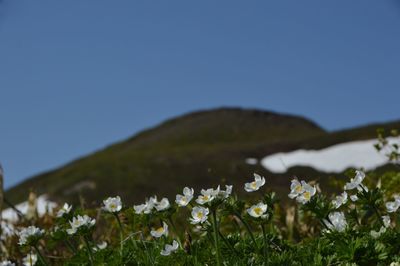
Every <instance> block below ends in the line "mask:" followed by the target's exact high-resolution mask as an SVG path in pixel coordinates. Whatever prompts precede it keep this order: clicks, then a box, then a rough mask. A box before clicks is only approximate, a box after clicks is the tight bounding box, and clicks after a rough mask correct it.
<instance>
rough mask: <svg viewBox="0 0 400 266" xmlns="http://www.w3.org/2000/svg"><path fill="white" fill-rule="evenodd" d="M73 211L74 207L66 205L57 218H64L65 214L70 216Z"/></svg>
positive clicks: (59, 211)
mask: <svg viewBox="0 0 400 266" xmlns="http://www.w3.org/2000/svg"><path fill="white" fill-rule="evenodd" d="M71 209H72V205H68V203H64V206H63V207H62V208H61V209H60V210H58V212H57V217H59V218H60V217H62V216H64V214H68V213H69V212H70V211H71Z"/></svg>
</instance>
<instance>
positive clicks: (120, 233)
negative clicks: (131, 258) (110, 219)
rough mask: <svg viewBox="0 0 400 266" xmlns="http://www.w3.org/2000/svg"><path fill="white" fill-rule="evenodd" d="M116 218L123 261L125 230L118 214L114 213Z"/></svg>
mask: <svg viewBox="0 0 400 266" xmlns="http://www.w3.org/2000/svg"><path fill="white" fill-rule="evenodd" d="M114 215H115V218H116V219H117V222H118V226H119V238H120V251H119V253H120V256H121V260H122V252H123V250H124V229H123V228H122V223H121V220H120V219H119V217H118V214H117V213H114Z"/></svg>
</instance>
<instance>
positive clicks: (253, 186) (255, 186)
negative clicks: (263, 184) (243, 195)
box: [250, 181, 257, 189]
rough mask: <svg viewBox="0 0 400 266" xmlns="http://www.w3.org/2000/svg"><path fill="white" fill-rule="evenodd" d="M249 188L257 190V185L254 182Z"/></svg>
mask: <svg viewBox="0 0 400 266" xmlns="http://www.w3.org/2000/svg"><path fill="white" fill-rule="evenodd" d="M250 186H251V187H252V188H253V189H256V188H257V183H256V181H253V182H251V184H250Z"/></svg>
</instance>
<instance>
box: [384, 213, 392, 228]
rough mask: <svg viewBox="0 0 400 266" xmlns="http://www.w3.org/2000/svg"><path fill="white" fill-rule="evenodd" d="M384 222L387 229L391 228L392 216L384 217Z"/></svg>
mask: <svg viewBox="0 0 400 266" xmlns="http://www.w3.org/2000/svg"><path fill="white" fill-rule="evenodd" d="M382 221H383V225H384V226H385V227H389V226H390V216H389V215H384V216H382Z"/></svg>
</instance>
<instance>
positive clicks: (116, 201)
mask: <svg viewBox="0 0 400 266" xmlns="http://www.w3.org/2000/svg"><path fill="white" fill-rule="evenodd" d="M103 204H104V206H103V208H102V209H103V210H105V211H107V212H111V213H117V212H119V211H120V210H121V209H122V202H121V198H120V197H119V196H116V197H109V198H108V199H106V200H103Z"/></svg>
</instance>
